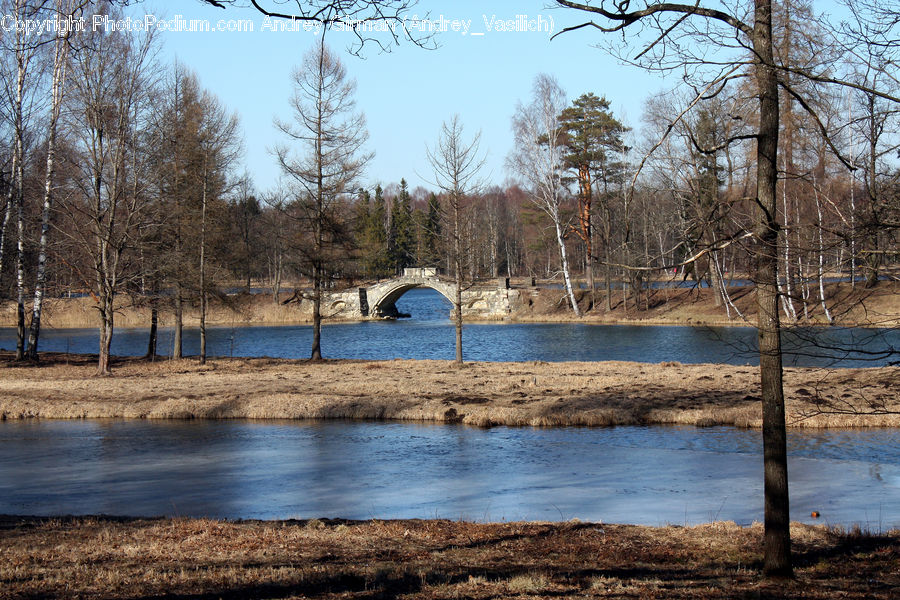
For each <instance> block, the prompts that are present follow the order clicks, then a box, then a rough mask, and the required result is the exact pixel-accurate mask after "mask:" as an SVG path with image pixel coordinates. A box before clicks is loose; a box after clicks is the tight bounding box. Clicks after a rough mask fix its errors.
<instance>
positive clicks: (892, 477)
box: [0, 420, 900, 531]
mask: <svg viewBox="0 0 900 600" xmlns="http://www.w3.org/2000/svg"><path fill="white" fill-rule="evenodd" d="M788 450H789V455H790V460H789V472H790V480H791V507H792V515H791V517H792V519H794V520H799V521H803V522H820V523H831V524H839V525H845V526H849V525H852V524H860V525H861V526H863V527H867V528H869V529H872V530H875V531H879V530H885V529H888V528H890V527H900V432H898V430H896V429H893V430H891V429H880V430H829V431H791V432H789V434H788ZM762 479H763V478H762V445H761V435H760V433H759V432H758V431H752V430H738V429H732V428H726V427H713V428H704V429H698V428H693V427H616V428H598V429H588V428H558V429H538V428H507V427H497V428H493V429H478V428H473V427H466V426H461V425H416V424H393V423H360V422H250V421H174V422H171V421H170V422H148V421H127V420H95V421H19V422H14V421H5V422H0V514H19V515H69V514H73V515H85V514H100V513H103V514H110V515H128V516H155V515H168V516H190V517H214V518H255V519H286V518H313V517H320V518H323V517H336V518H337V517H341V518H349V519H370V518H385V519H386V518H448V519H461V518H462V519H469V520H476V521H503V520H526V519H527V520H551V521H558V520H568V519H572V518H578V519H582V520H589V521H604V522H621V523H639V524H647V525H664V524H692V523H701V522H708V521H713V520H734V521H736V522H737V523H739V524H749V523H751V522H753V521H759V520H761V519H762V516H763V492H762ZM814 510H815V511H819V512H820V513H821V515H822V517H821V518H820V519H819V520H814V519H812V518H811V516H810V513H811V512H812V511H814Z"/></svg>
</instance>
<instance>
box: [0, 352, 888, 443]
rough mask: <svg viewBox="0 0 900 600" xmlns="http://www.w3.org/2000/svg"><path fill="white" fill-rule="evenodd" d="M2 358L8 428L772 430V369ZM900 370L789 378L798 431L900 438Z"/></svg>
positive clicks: (0, 414) (1, 412) (791, 417)
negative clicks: (109, 424)
mask: <svg viewBox="0 0 900 600" xmlns="http://www.w3.org/2000/svg"><path fill="white" fill-rule="evenodd" d="M95 369H96V365H95V363H94V362H93V361H92V360H91V357H88V356H80V355H65V354H47V355H42V360H41V362H39V363H38V364H36V365H29V364H27V363H26V364H18V363H15V362H14V361H13V360H12V355H11V354H10V353H0V419H2V420H23V419H32V418H39V419H95V418H97V419H99V418H125V419H289V420H301V419H302V420H322V419H325V420H328V419H352V420H371V421H399V422H403V421H407V422H430V423H454V424H456V423H461V424H465V425H473V426H478V427H492V426H502V425H505V426H514V427H523V426H524V427H608V426H617V425H694V426H700V427H704V426H719V425H725V426H734V427H742V428H761V426H762V410H761V402H760V400H759V396H758V393H759V392H758V387H759V369H758V367H749V366H731V365H721V364H705V365H702V364H701V365H684V364H681V363H677V362H666V363H658V364H650V363H634V362H612V361H609V362H564V363H545V362H529V363H472V362H470V363H465V364H464V365H463V366H462V367H459V366H457V365H455V363H453V362H452V361H436V360H390V361H365V360H328V361H323V362H317V363H311V362H308V361H303V360H291V359H268V358H254V359H239V358H235V359H221V358H220V359H211V360H210V361H209V362H208V363H207V365H205V366H201V365H200V364H199V363H198V362H197V361H196V360H191V359H183V360H176V361H173V360H158V361H156V362H148V361H145V360H143V359H122V358H117V359H115V361H114V364H113V376H111V377H96V376H95ZM897 381H900V367H876V368H849V369H835V370H828V369H820V368H797V367H789V368H785V396H786V414H787V425H788V427H796V428H838V427H844V428H848V427H900V392H898V390H897V388H896V382H897Z"/></svg>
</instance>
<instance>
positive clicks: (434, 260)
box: [418, 192, 441, 267]
mask: <svg viewBox="0 0 900 600" xmlns="http://www.w3.org/2000/svg"><path fill="white" fill-rule="evenodd" d="M419 238H420V243H419V247H420V248H421V252H420V255H419V257H418V263H419V264H420V265H421V266H424V267H437V266H438V265H439V264H440V262H441V205H440V202H439V201H438V197H437V196H436V195H435V194H434V193H433V192H432V194H431V195H429V196H428V212H427V213H425V212H423V213H422V218H421V225H420V228H419Z"/></svg>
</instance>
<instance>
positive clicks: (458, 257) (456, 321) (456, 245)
mask: <svg viewBox="0 0 900 600" xmlns="http://www.w3.org/2000/svg"><path fill="white" fill-rule="evenodd" d="M452 202H453V263H454V271H455V273H454V277H455V278H456V289H455V290H454V296H453V326H454V327H455V329H456V364H458V365H461V364H463V352H462V281H463V277H462V240H461V239H460V232H459V221H460V214H459V203H460V199H459V198H454V199H453V200H452Z"/></svg>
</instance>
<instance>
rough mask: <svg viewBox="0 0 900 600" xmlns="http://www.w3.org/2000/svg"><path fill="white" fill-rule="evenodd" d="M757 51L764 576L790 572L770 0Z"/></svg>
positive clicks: (761, 3) (761, 4) (759, 17)
mask: <svg viewBox="0 0 900 600" xmlns="http://www.w3.org/2000/svg"><path fill="white" fill-rule="evenodd" d="M753 45H754V50H755V52H756V56H757V64H756V73H755V75H756V82H757V85H758V92H759V115H760V122H759V137H758V139H757V191H756V193H757V203H758V206H757V210H756V220H757V223H756V231H755V233H756V237H757V244H756V253H757V254H756V296H757V303H758V311H759V323H758V338H759V366H760V380H761V391H762V404H763V407H762V408H763V461H764V470H765V544H764V551H765V559H764V566H763V572H764V574H765V575H766V576H767V577H775V578H781V577H790V576H792V574H793V569H792V566H791V538H790V504H789V500H788V473H787V442H786V437H787V435H786V430H785V415H784V412H785V411H784V388H783V382H782V375H783V373H782V357H781V323H780V321H779V316H778V239H779V225H778V221H777V216H776V215H777V212H776V211H777V204H776V185H777V179H778V163H777V153H778V126H779V112H778V80H777V75H776V73H775V69H774V66H773V65H774V56H773V47H772V0H756V7H755V25H754V36H753Z"/></svg>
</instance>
